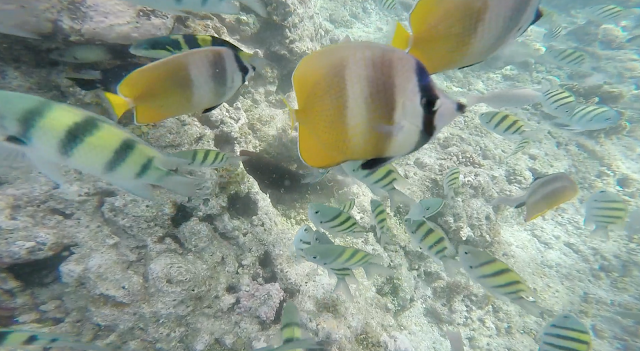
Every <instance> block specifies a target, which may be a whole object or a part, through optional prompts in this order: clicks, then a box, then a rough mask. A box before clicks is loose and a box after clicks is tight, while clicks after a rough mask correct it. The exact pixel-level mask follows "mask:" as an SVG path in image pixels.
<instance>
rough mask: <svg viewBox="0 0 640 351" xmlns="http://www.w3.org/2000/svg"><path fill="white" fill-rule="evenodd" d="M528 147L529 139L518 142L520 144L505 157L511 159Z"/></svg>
mask: <svg viewBox="0 0 640 351" xmlns="http://www.w3.org/2000/svg"><path fill="white" fill-rule="evenodd" d="M530 145H531V140H529V139H522V140H520V142H519V143H518V144H517V145H516V147H515V148H514V149H513V151H512V152H511V153H510V154H509V156H507V157H511V156H513V155H515V154H518V153H520V152H522V151H524V150H525V149H526V148H528V147H529V146H530Z"/></svg>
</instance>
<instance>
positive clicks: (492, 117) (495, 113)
mask: <svg viewBox="0 0 640 351" xmlns="http://www.w3.org/2000/svg"><path fill="white" fill-rule="evenodd" d="M500 115H502V114H501V113H500V112H494V113H493V114H492V115H491V118H489V120H488V121H487V124H491V121H493V119H494V118H496V116H500Z"/></svg>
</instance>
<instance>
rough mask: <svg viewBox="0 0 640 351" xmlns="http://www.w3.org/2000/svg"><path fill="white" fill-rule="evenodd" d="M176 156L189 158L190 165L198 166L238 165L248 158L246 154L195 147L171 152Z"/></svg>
mask: <svg viewBox="0 0 640 351" xmlns="http://www.w3.org/2000/svg"><path fill="white" fill-rule="evenodd" d="M171 155H172V156H174V157H178V158H181V159H185V160H188V161H189V163H187V165H188V166H197V167H212V168H218V167H226V166H231V165H237V164H239V163H240V162H242V161H243V160H246V159H247V157H246V156H229V155H227V154H226V153H225V152H222V151H220V150H212V149H193V150H186V151H179V152H175V153H173V154H171Z"/></svg>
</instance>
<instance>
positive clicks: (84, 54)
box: [49, 45, 113, 63]
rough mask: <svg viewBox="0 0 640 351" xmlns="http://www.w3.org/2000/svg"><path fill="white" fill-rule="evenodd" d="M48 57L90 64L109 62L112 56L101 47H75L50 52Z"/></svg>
mask: <svg viewBox="0 0 640 351" xmlns="http://www.w3.org/2000/svg"><path fill="white" fill-rule="evenodd" d="M49 57H51V58H52V59H54V60H58V61H63V62H70V63H91V62H101V61H108V60H110V59H111V58H112V57H113V55H112V54H111V52H110V51H109V49H108V48H107V47H105V46H102V45H76V46H72V47H69V48H66V49H60V50H56V51H54V52H52V53H51V54H50V55H49Z"/></svg>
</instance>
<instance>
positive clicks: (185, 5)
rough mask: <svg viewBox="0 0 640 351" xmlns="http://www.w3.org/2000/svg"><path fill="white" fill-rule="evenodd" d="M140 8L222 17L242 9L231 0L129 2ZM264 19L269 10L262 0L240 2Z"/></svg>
mask: <svg viewBox="0 0 640 351" xmlns="http://www.w3.org/2000/svg"><path fill="white" fill-rule="evenodd" d="M128 1H129V2H131V3H134V4H136V5H138V6H146V7H150V8H153V9H156V10H160V11H163V12H166V13H171V14H174V15H185V14H187V13H185V12H183V11H189V12H208V13H218V14H222V15H237V14H239V13H240V7H238V5H236V4H235V3H234V2H233V1H231V0H216V1H209V0H128ZM239 2H240V3H242V4H244V5H246V6H248V7H249V8H251V9H252V10H253V11H255V12H256V13H258V14H259V15H260V16H262V17H266V16H267V8H266V6H265V5H264V3H263V2H262V0H239Z"/></svg>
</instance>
